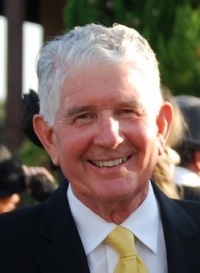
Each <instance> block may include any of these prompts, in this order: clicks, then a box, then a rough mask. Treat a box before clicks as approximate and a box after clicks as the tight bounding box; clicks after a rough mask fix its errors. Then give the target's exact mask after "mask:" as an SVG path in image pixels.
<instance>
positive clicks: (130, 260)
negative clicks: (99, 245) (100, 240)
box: [105, 226, 148, 273]
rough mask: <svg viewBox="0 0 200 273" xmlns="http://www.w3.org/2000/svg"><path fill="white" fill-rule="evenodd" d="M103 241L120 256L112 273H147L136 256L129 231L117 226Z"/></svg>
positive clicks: (132, 237) (142, 263)
mask: <svg viewBox="0 0 200 273" xmlns="http://www.w3.org/2000/svg"><path fill="white" fill-rule="evenodd" d="M105 241H106V243H108V244H109V245H111V246H112V247H113V248H114V249H115V250H116V251H118V252H119V254H120V258H119V261H118V263H117V265H116V267H115V271H114V273H148V270H147V268H146V266H145V264H144V262H143V261H142V260H141V259H140V257H139V256H138V255H137V252H136V249H135V244H134V235H133V233H132V232H131V231H130V230H128V229H126V228H124V227H121V226H117V227H116V228H115V229H114V230H113V231H111V233H109V234H108V236H107V237H106V239H105Z"/></svg>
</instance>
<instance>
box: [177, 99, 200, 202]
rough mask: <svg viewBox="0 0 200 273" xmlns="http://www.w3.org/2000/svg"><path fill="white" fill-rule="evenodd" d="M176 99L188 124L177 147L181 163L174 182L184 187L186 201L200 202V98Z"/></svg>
mask: <svg viewBox="0 0 200 273" xmlns="http://www.w3.org/2000/svg"><path fill="white" fill-rule="evenodd" d="M174 99H175V101H176V103H177V104H178V106H179V108H180V109H181V111H182V114H183V116H184V119H185V122H186V124H187V129H186V130H185V132H184V135H183V139H182V141H181V142H180V143H179V145H176V147H175V149H176V151H177V152H178V154H179V156H180V163H179V165H178V166H176V168H175V172H174V181H175V183H176V184H177V185H179V186H181V187H182V189H183V195H184V198H185V199H193V200H199V201H200V98H198V97H194V96H189V95H180V96H176V97H174Z"/></svg>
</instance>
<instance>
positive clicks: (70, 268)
mask: <svg viewBox="0 0 200 273" xmlns="http://www.w3.org/2000/svg"><path fill="white" fill-rule="evenodd" d="M66 188H67V182H66V181H65V182H64V183H63V184H62V185H61V187H60V188H59V189H58V190H57V192H56V193H55V194H53V195H52V196H51V197H50V198H49V200H48V201H47V205H46V208H45V211H44V216H43V221H42V224H41V225H40V227H39V234H38V244H39V246H40V247H39V250H38V251H37V257H36V258H35V260H36V263H37V265H38V267H39V268H40V270H41V272H44V273H46V272H51V273H58V272H66V273H77V272H83V273H89V268H88V265H87V258H86V255H85V252H84V249H83V246H82V243H81V240H80V237H79V234H78V231H77V228H76V226H75V223H74V220H73V218H72V215H71V212H70V208H69V204H68V201H67V198H66Z"/></svg>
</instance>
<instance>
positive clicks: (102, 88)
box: [61, 63, 155, 105]
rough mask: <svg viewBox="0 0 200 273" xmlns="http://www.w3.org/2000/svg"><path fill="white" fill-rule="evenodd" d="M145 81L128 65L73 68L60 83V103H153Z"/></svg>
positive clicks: (149, 88) (148, 84) (152, 93)
mask: <svg viewBox="0 0 200 273" xmlns="http://www.w3.org/2000/svg"><path fill="white" fill-rule="evenodd" d="M152 89H153V87H151V86H150V83H149V80H148V79H147V80H145V79H144V78H143V77H142V76H141V74H140V72H139V71H137V70H135V69H134V68H133V67H132V66H130V65H129V64H107V65H106V64H103V65H100V64H96V63H94V64H92V65H91V66H86V67H85V68H84V69H78V70H76V71H73V72H72V73H71V74H70V75H69V76H68V77H67V79H66V81H65V83H64V85H63V91H62V97H61V104H62V103H64V102H65V103H67V104H70V105H72V104H74V103H78V102H79V103H80V102H82V103H83V102H89V101H90V103H93V104H98V103H101V104H102V103H103V104H106V103H107V104H108V103H109V104H111V103H115V104H116V103H118V102H119V101H121V102H122V103H123V101H124V102H127V101H128V100H131V101H132V100H137V101H140V103H143V104H146V103H148V102H149V101H151V102H153V101H154V105H155V100H154V99H153V98H154V97H155V92H153V90H152Z"/></svg>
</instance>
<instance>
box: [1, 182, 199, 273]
mask: <svg viewBox="0 0 200 273" xmlns="http://www.w3.org/2000/svg"><path fill="white" fill-rule="evenodd" d="M66 187H67V183H66V182H65V183H63V184H62V185H61V187H59V189H58V190H57V191H56V192H55V193H54V194H53V195H52V196H51V197H50V198H49V199H48V200H47V201H46V202H44V203H42V204H39V205H35V206H33V207H28V208H25V209H19V210H17V211H15V212H13V213H6V214H2V215H0V272H1V273H89V268H88V265H87V259H86V255H85V252H84V249H83V246H82V243H81V240H80V237H79V234H78V231H77V229H76V226H75V223H74V220H73V218H72V215H71V213H70V208H69V205H68V202H67V198H66ZM153 187H154V191H155V194H156V198H157V200H158V204H159V207H160V213H161V218H162V223H163V229H164V236H165V240H166V249H167V262H168V272H169V273H199V272H200V202H191V201H174V200H171V199H169V198H167V197H166V196H165V195H164V194H163V193H162V192H161V191H160V190H159V189H158V188H157V187H156V186H155V185H154V186H153ZM85 221H87V219H85ZM102 273H103V272H102Z"/></svg>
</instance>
